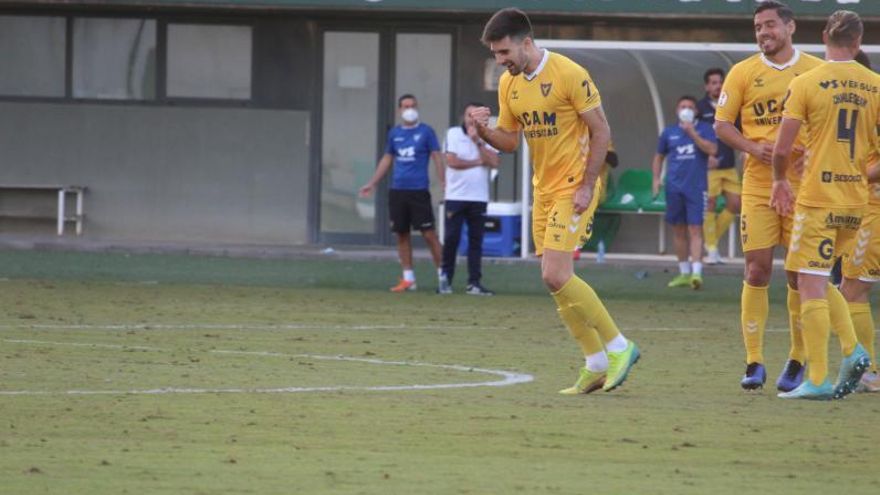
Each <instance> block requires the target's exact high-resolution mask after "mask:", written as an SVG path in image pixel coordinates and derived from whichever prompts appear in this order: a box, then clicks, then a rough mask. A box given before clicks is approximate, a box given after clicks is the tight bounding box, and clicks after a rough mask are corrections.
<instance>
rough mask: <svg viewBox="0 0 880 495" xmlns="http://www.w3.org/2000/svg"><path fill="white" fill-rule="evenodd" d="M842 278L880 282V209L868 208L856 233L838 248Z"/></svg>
mask: <svg viewBox="0 0 880 495" xmlns="http://www.w3.org/2000/svg"><path fill="white" fill-rule="evenodd" d="M839 252H840V253H841V254H843V276H844V277H846V278H851V279H858V280H861V281H862V282H880V207H877V206H869V207H868V208H866V209H865V214H864V216H862V224H861V226H860V227H859V231H858V233H857V234H856V235H855V236H854V237H852V238H851V239H850V240H849V241H848V242H846V243H845V244H842V245H841V246H840V249H839Z"/></svg>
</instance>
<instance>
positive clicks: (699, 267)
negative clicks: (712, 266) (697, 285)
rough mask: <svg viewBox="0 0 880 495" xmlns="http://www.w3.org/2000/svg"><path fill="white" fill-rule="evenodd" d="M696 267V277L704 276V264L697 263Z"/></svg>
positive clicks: (695, 263) (694, 264)
mask: <svg viewBox="0 0 880 495" xmlns="http://www.w3.org/2000/svg"><path fill="white" fill-rule="evenodd" d="M693 267H694V275H700V276H702V275H703V263H702V262H700V261H696V262H694V263H693Z"/></svg>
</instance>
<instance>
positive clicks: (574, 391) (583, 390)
mask: <svg viewBox="0 0 880 495" xmlns="http://www.w3.org/2000/svg"><path fill="white" fill-rule="evenodd" d="M604 383H605V372H604V371H590V370H588V369H587V368H586V367H583V368H581V371H580V374H579V375H578V379H577V381H576V382H574V385H572V386H571V387H568V388H564V389H562V390H560V391H559V393H560V394H562V395H578V394H589V393H590V392H595V391H596V390H599V389H600V388H602V385H603V384H604Z"/></svg>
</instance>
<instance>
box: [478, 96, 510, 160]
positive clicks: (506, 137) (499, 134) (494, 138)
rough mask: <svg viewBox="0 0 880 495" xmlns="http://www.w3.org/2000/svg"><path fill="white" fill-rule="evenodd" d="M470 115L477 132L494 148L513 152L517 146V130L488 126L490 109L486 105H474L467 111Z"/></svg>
mask: <svg viewBox="0 0 880 495" xmlns="http://www.w3.org/2000/svg"><path fill="white" fill-rule="evenodd" d="M468 114H469V115H470V117H471V118H472V119H474V125H475V126H476V127H477V134H479V135H480V137H481V138H482V139H483V141H486V142H487V143H489V144H490V145H491V146H492V147H493V148H495V149H496V150H500V151H504V152H507V153H513V152H514V151H516V148H517V147H518V146H519V131H514V132H511V131H505V130H503V129H497V128H496V129H493V128H491V127H489V116H490V115H492V111H491V110H489V108H488V107H476V108H472V109H470V111H469V112H468Z"/></svg>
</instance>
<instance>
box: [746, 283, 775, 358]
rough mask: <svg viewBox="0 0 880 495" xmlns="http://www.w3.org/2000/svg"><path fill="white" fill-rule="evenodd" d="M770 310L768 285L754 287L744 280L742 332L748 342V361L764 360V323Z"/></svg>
mask: <svg viewBox="0 0 880 495" xmlns="http://www.w3.org/2000/svg"><path fill="white" fill-rule="evenodd" d="M769 312H770V302H769V301H768V300H767V287H754V286H752V285H749V284H748V283H746V282H743V290H742V334H743V341H745V344H746V363H763V362H764V325H766V324H767V313H769Z"/></svg>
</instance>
